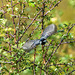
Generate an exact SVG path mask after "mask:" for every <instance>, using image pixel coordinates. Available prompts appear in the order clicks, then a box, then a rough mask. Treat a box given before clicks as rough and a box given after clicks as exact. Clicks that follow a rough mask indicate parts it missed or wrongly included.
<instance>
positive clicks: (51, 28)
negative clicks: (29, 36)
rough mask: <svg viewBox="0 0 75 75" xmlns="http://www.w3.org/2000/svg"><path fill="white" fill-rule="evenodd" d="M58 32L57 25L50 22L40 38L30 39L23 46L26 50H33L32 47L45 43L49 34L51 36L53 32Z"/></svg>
mask: <svg viewBox="0 0 75 75" xmlns="http://www.w3.org/2000/svg"><path fill="white" fill-rule="evenodd" d="M56 32H57V27H56V25H55V24H50V25H49V26H48V27H47V28H45V30H44V32H43V33H42V36H41V38H40V39H36V40H30V41H28V42H26V43H25V44H24V45H23V46H22V48H23V49H24V50H25V51H27V52H28V51H31V50H32V49H34V48H35V47H36V46H37V45H39V44H40V45H44V44H45V43H46V42H47V40H46V39H47V38H48V37H49V36H51V35H52V34H54V33H56Z"/></svg>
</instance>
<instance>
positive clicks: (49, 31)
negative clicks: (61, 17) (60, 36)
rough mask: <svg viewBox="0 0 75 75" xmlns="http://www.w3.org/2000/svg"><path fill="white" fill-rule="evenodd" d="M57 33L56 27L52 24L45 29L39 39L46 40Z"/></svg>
mask: <svg viewBox="0 0 75 75" xmlns="http://www.w3.org/2000/svg"><path fill="white" fill-rule="evenodd" d="M56 32H57V27H56V25H54V24H50V25H49V26H48V27H47V28H45V30H44V32H43V34H42V36H41V39H43V38H44V39H47V38H48V37H49V36H51V35H52V34H54V33H56Z"/></svg>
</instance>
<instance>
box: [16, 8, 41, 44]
mask: <svg viewBox="0 0 75 75" xmlns="http://www.w3.org/2000/svg"><path fill="white" fill-rule="evenodd" d="M41 11H42V9H41V10H40V11H39V12H38V13H37V15H36V16H35V17H34V19H33V20H32V22H31V23H30V24H29V26H28V27H27V28H26V29H25V31H24V32H23V34H22V36H21V37H19V39H18V40H17V41H16V43H18V41H19V40H20V39H21V38H22V37H23V35H24V34H25V32H26V31H27V29H28V28H29V27H30V26H31V25H32V23H33V22H34V21H35V19H36V18H37V16H38V15H39V14H40V12H41Z"/></svg>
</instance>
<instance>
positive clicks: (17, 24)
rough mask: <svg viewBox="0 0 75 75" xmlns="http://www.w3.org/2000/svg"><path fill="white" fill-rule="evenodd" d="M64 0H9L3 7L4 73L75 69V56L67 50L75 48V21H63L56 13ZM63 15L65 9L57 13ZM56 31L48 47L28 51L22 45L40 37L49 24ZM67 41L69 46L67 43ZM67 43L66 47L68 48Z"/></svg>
mask: <svg viewBox="0 0 75 75" xmlns="http://www.w3.org/2000/svg"><path fill="white" fill-rule="evenodd" d="M60 2H62V0H37V1H33V0H17V1H16V0H6V2H5V4H4V2H3V1H2V4H3V6H2V7H1V10H0V73H1V74H2V75H8V74H9V75H25V74H27V75H33V74H34V75H45V74H47V75H68V74H74V73H75V72H74V71H75V62H74V59H75V57H74V56H73V55H71V54H68V49H69V48H73V49H74V47H75V38H74V35H73V33H72V32H73V29H74V26H75V24H72V23H69V22H60V19H58V18H57V14H55V12H56V11H57V10H55V7H57V6H59V4H60ZM58 15H59V17H61V16H62V15H63V12H62V11H59V13H58ZM51 23H54V24H56V25H57V28H58V29H57V33H56V34H55V35H52V36H51V37H49V38H48V39H47V40H48V43H46V45H45V46H41V45H39V46H37V48H36V49H34V50H31V51H30V52H28V53H26V52H25V51H24V50H23V49H22V48H21V47H22V45H23V44H24V43H25V42H26V41H28V40H32V39H36V38H38V39H39V38H40V37H41V33H42V32H43V30H44V28H46V27H47V26H48V25H49V24H51ZM23 41H24V42H23ZM65 44H67V45H65ZM65 46H66V47H67V48H65Z"/></svg>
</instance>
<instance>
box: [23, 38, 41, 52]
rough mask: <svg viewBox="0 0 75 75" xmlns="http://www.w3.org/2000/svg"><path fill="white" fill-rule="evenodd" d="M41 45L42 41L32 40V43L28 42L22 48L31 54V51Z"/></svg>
mask: <svg viewBox="0 0 75 75" xmlns="http://www.w3.org/2000/svg"><path fill="white" fill-rule="evenodd" d="M39 44H40V40H39V39H36V40H30V41H28V42H26V43H25V44H24V45H23V46H22V48H23V49H24V50H25V51H27V52H29V51H31V50H32V49H34V48H35V47H36V46H37V45H39Z"/></svg>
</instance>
